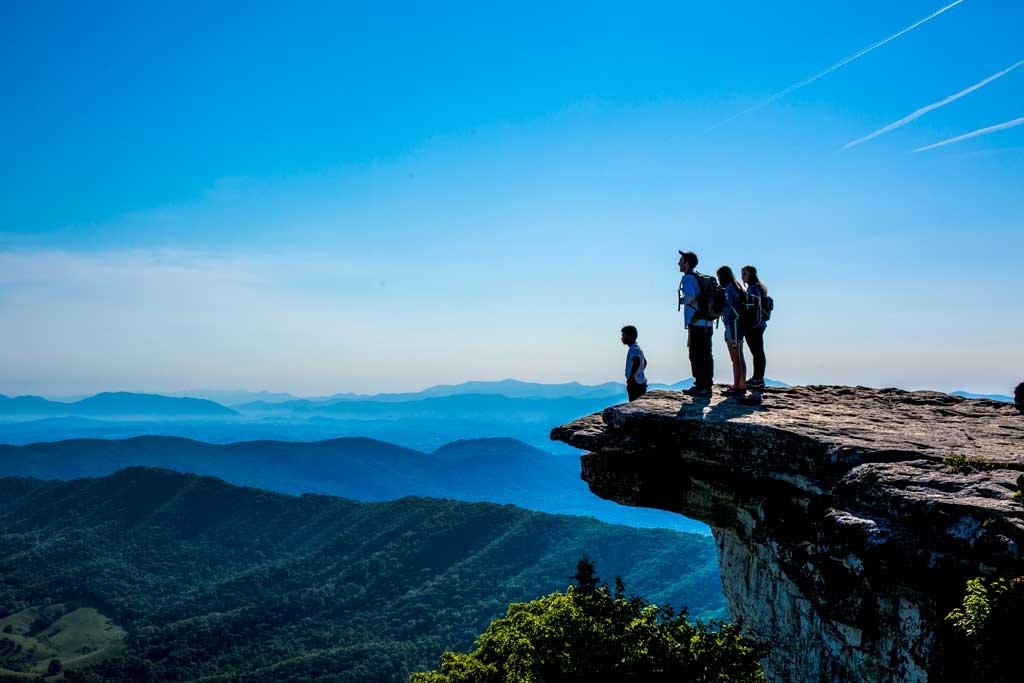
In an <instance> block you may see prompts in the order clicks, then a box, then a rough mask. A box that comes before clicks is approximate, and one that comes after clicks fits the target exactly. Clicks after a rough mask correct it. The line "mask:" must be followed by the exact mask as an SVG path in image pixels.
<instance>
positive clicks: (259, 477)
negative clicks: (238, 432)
mask: <svg viewBox="0 0 1024 683" xmlns="http://www.w3.org/2000/svg"><path fill="white" fill-rule="evenodd" d="M136 465H143V466H147V467H161V468H165V469H171V470H176V471H179V472H192V473H196V474H207V475H212V476H216V477H220V478H222V479H224V480H226V481H229V482H232V483H235V484H240V485H243V486H255V487H259V488H266V489H270V490H273V491H280V492H284V493H293V494H297V493H325V494H331V495H337V496H343V497H345V498H352V499H355V500H363V501H382V500H392V499H396V498H401V497H403V496H427V497H432V498H451V499H455V500H466V501H479V502H492V503H511V504H514V505H518V506H520V507H525V508H528V509H531V510H540V511H543V512H557V513H565V514H574V515H583V516H592V517H596V518H597V519H600V520H603V521H606V522H612V523H617V524H629V525H631V526H643V527H665V528H674V529H679V530H685V531H699V532H703V533H706V532H707V528H706V527H705V526H704V525H702V524H699V523H697V522H693V521H692V520H688V519H686V518H685V517H682V516H681V515H675V514H672V513H668V512H664V511H659V510H647V509H638V508H628V507H624V506H621V505H617V504H615V503H611V502H609V501H606V500H602V499H601V498H598V497H597V496H594V495H593V494H591V493H590V491H589V490H588V489H587V485H586V484H585V483H584V482H583V481H582V480H581V479H580V462H579V458H578V457H577V456H576V455H575V454H552V453H547V452H545V451H541V450H539V449H536V448H533V447H531V446H529V445H527V444H525V443H522V442H521V441H517V440H515V439H507V438H495V439H473V440H463V441H458V442H455V443H451V444H447V445H445V446H442V447H441V448H438V449H437V450H435V451H434V452H432V453H425V452H422V451H418V450H414V449H411V448H403V447H401V446H397V445H394V444H391V443H386V442H383V441H378V440H375V439H367V438H342V439H330V440H327V441H317V442H292V441H247V442H241V443H232V444H211V443H203V442H200V441H193V440H190V439H181V438H168V437H159V436H143V437H138V438H132V439H124V440H105V439H71V440H67V441H57V442H52V443H37V444H31V445H27V446H4V445H0V477H7V476H18V477H38V478H40V479H76V478H79V477H101V476H106V475H108V474H111V473H113V472H116V471H118V470H121V469H124V468H126V467H133V466H136Z"/></svg>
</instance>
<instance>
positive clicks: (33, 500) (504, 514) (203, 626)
mask: <svg viewBox="0 0 1024 683" xmlns="http://www.w3.org/2000/svg"><path fill="white" fill-rule="evenodd" d="M0 529H3V533H2V534H0V577H2V579H0V619H4V618H10V617H12V615H18V614H19V613H23V612H24V610H27V609H32V608H34V607H35V606H41V605H64V606H67V609H68V610H71V611H72V612H73V610H76V609H77V610H81V609H87V610H92V611H89V612H85V613H79V614H78V617H76V618H77V619H78V622H81V623H82V624H84V626H81V627H80V628H78V629H77V630H73V631H72V632H71V633H69V634H68V635H67V636H65V637H64V640H63V641H60V639H58V642H68V643H72V644H74V646H75V647H74V648H71V649H72V650H74V649H75V648H77V650H78V651H79V654H78V655H77V656H81V654H82V652H81V650H82V646H81V645H80V644H81V643H93V646H96V647H98V645H97V643H99V641H98V640H97V639H96V638H97V637H96V635H95V633H93V632H92V631H91V630H90V629H93V630H94V629H95V626H96V625H97V624H106V625H109V626H111V627H116V628H118V629H124V630H125V632H126V633H127V635H126V637H124V639H123V641H119V642H116V643H114V642H107V641H104V642H103V643H102V645H103V647H107V648H110V649H109V654H110V658H107V659H104V660H103V661H99V662H94V661H92V660H86V662H84V663H82V662H78V663H76V662H75V656H76V655H75V654H74V652H70V651H66V649H61V647H59V646H56V645H52V644H51V645H49V646H50V647H53V648H54V653H55V654H54V656H55V657H56V658H58V659H59V660H61V661H63V662H64V663H65V665H66V666H67V667H68V669H69V670H68V672H67V674H66V676H67V677H68V679H69V680H72V681H90V682H93V683H95V682H97V681H155V680H162V681H163V680H166V681H194V680H199V679H202V680H204V681H210V682H213V681H223V682H225V683H226V682H227V681H240V680H245V681H251V682H262V681H267V682H268V683H269V682H270V681H274V682H275V683H278V682H282V681H285V682H287V681H296V682H297V681H303V682H318V681H319V682H326V681H331V682H338V681H349V682H356V681H404V680H405V679H406V677H407V675H408V672H409V671H410V670H417V669H423V668H427V667H430V666H433V665H434V664H436V662H437V658H438V657H439V655H440V653H441V652H442V651H443V650H445V649H453V648H454V649H465V648H467V647H468V646H469V645H470V643H471V641H472V639H473V637H474V636H475V635H476V634H478V633H479V632H480V631H481V630H482V629H483V628H484V627H485V626H486V625H487V623H488V622H489V621H490V620H491V619H493V618H494V617H495V616H497V615H498V614H500V613H502V612H504V610H505V608H506V606H507V605H508V604H509V603H510V602H513V601H520V600H526V599H531V598H534V597H537V596H540V595H544V594H547V593H549V592H552V591H554V590H558V589H561V588H564V587H565V585H566V584H567V583H568V578H569V576H571V574H572V572H573V568H574V567H575V563H576V560H577V559H578V558H579V557H580V556H582V555H584V554H585V555H588V556H590V557H591V558H593V559H594V560H595V561H596V563H597V566H598V567H599V568H600V570H601V571H602V573H604V574H605V575H606V576H613V575H616V574H621V575H622V576H624V577H626V579H627V580H628V581H629V583H630V586H631V588H633V589H635V590H636V591H637V592H638V593H640V594H643V595H646V596H647V597H648V598H650V599H652V600H653V601H655V602H660V603H672V604H677V605H678V604H687V605H689V606H690V608H691V611H692V613H693V614H694V615H695V616H713V615H720V614H721V610H722V605H723V602H722V596H721V590H720V585H719V579H718V573H717V572H718V570H717V562H716V557H715V550H714V545H713V542H712V541H711V539H710V538H707V537H704V536H698V535H692V534H681V533H678V532H673V531H668V530H653V529H651V530H645V529H634V528H628V527H621V526H611V525H607V524H603V523H600V522H597V521H594V520H588V519H581V518H576V517H569V516H558V515H550V514H544V513H537V512H529V511H526V510H522V509H519V508H516V507H512V506H508V505H504V506H503V505H494V504H476V503H462V502H454V501H444V500H433V499H424V498H403V499H400V500H396V501H391V502H386V503H372V504H371V503H359V502H355V501H352V500H346V499H342V498H334V497H328V496H321V495H308V494H307V495H303V496H300V497H292V496H287V495H282V494H277V493H271V492H268V491H263V490H256V489H248V488H241V487H236V486H232V485H229V484H226V483H225V482H223V481H220V480H217V479H213V478H209V477H199V476H195V475H186V474H179V473H175V472H171V471H167V470H156V469H148V468H132V469H127V470H123V471H120V472H117V473H115V474H113V475H110V476H107V477H104V478H101V479H78V480H74V481H68V482H64V481H41V480H37V479H28V478H7V479H0ZM18 618H20V619H22V621H24V618H23V617H18ZM105 620H109V622H108V621H105ZM15 621H17V619H15ZM19 623H20V622H19ZM75 623H77V622H75ZM90 624H91V625H92V626H91V627H90V626H89V625H90ZM58 626H59V625H58ZM51 627H54V624H48V623H45V619H44V622H41V623H38V624H36V625H35V626H34V627H33V633H35V634H36V635H35V636H31V635H30V636H29V637H37V639H38V636H39V634H45V633H46V632H47V629H50V628H51ZM18 628H19V629H21V628H22V627H20V626H19V627H18ZM57 630H60V629H57ZM57 630H54V631H53V632H54V633H56V632H57ZM14 635H18V636H19V637H23V636H24V635H25V634H23V633H19V634H14ZM2 637H4V636H3V635H0V638H2ZM90 639H92V640H90ZM51 640H52V639H51ZM122 648H123V649H122ZM118 652H120V654H118ZM85 654H88V653H85ZM89 662H92V663H89ZM10 666H18V662H17V661H16V660H11V659H10V658H8V659H7V660H5V659H4V658H3V656H0V667H3V668H7V667H10Z"/></svg>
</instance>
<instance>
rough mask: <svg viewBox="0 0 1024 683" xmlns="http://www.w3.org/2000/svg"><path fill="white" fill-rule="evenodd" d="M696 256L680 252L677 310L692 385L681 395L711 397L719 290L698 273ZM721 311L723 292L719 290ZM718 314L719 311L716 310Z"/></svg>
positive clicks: (711, 281)
mask: <svg viewBox="0 0 1024 683" xmlns="http://www.w3.org/2000/svg"><path fill="white" fill-rule="evenodd" d="M697 263H698V259H697V254H695V253H693V252H692V251H680V252H679V272H681V273H682V274H683V277H682V279H681V280H680V282H679V307H680V308H681V309H682V310H683V323H684V324H685V326H686V330H687V336H686V345H687V347H689V351H690V371H691V372H692V373H693V386H692V387H691V388H690V389H687V390H686V391H685V392H684V393H687V394H689V395H691V396H700V397H710V396H711V386H712V384H713V382H714V376H715V359H714V356H713V355H712V352H711V338H712V333H713V332H714V328H713V325H714V319H715V317H716V315H715V299H716V294H717V292H716V289H717V290H721V287H720V286H718V281H717V280H716V279H715V278H711V277H707V276H705V275H701V274H700V273H698V272H697ZM720 293H721V295H722V296H721V298H722V300H723V306H722V308H724V290H721V292H720ZM718 315H721V308H719V309H718Z"/></svg>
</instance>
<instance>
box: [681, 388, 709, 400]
mask: <svg viewBox="0 0 1024 683" xmlns="http://www.w3.org/2000/svg"><path fill="white" fill-rule="evenodd" d="M683 393H684V394H687V395H688V396H698V397H700V398H707V397H709V396H711V389H703V388H701V387H690V388H689V389H687V390H686V391H684V392H683Z"/></svg>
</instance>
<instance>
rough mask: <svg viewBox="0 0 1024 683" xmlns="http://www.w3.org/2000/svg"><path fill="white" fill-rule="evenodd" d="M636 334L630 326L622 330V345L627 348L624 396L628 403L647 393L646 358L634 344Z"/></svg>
mask: <svg viewBox="0 0 1024 683" xmlns="http://www.w3.org/2000/svg"><path fill="white" fill-rule="evenodd" d="M637 336H638V334H637V331H636V328H635V327H633V326H632V325H626V326H625V327H623V328H622V343H623V344H625V345H626V346H628V347H629V351H626V395H627V396H628V397H629V401H630V403H632V402H633V401H635V400H637V399H638V398H640V397H641V396H643V395H644V394H646V393H647V375H646V374H644V370H646V369H647V358H646V357H644V351H643V349H641V348H640V345H639V344H637V343H636V338H637Z"/></svg>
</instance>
